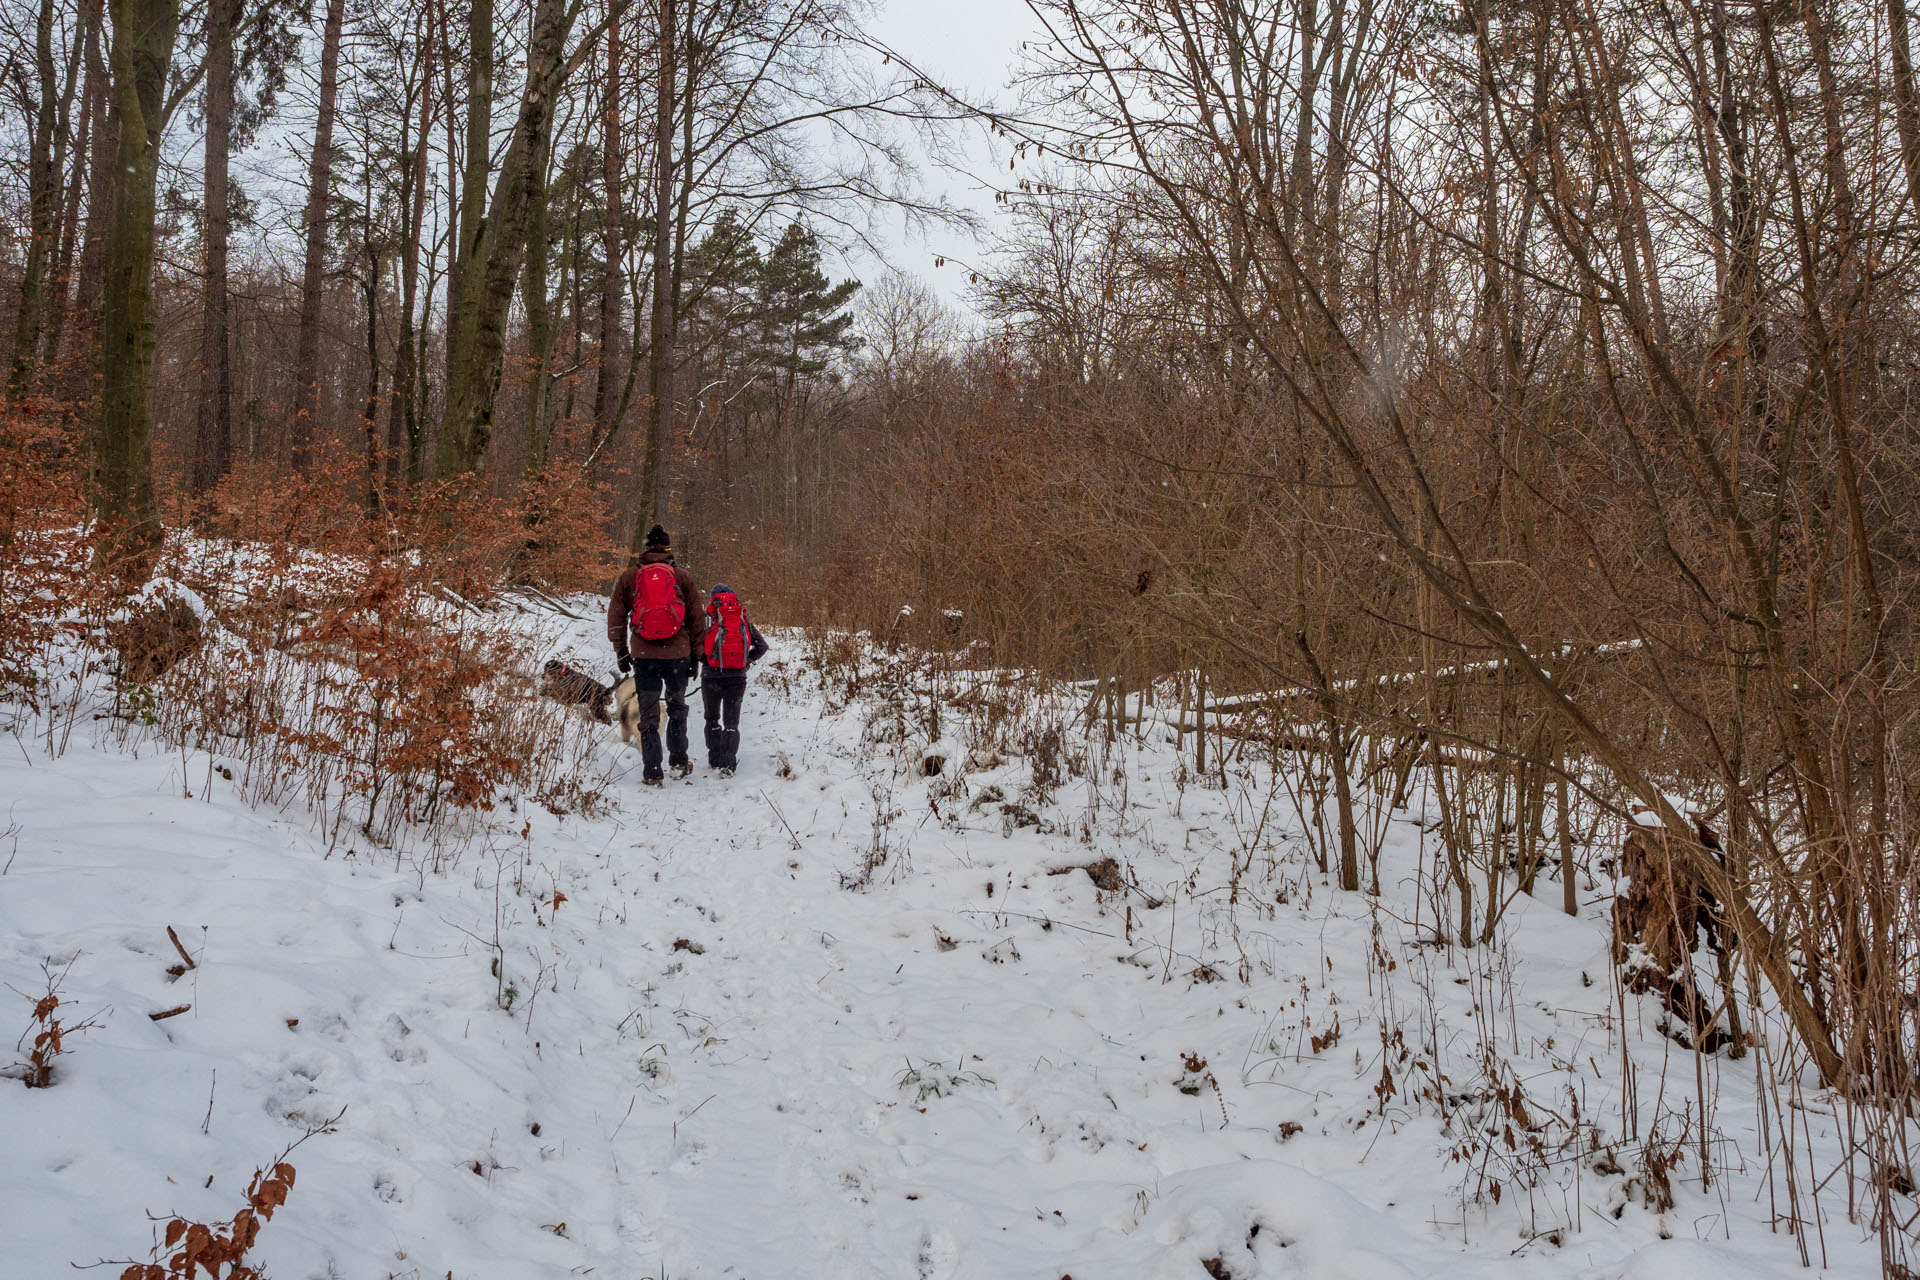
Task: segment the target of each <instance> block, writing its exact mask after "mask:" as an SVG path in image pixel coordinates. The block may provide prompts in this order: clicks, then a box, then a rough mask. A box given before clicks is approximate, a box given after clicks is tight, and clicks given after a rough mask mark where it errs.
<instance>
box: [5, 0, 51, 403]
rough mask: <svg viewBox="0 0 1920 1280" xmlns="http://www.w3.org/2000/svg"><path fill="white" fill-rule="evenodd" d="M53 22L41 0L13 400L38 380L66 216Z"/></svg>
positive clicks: (10, 381) (10, 384) (10, 385)
mask: <svg viewBox="0 0 1920 1280" xmlns="http://www.w3.org/2000/svg"><path fill="white" fill-rule="evenodd" d="M53 18H54V6H53V0H40V13H39V17H38V20H37V22H36V23H35V24H34V25H35V31H34V42H33V66H34V73H35V76H36V77H37V78H38V80H39V82H40V83H39V90H40V102H39V109H38V110H37V111H36V112H35V114H34V118H33V127H32V130H31V132H30V133H29V135H28V140H27V261H26V265H25V268H24V269H23V270H22V271H21V274H20V307H19V310H18V312H17V313H16V315H15V317H14V330H13V368H12V370H11V372H9V373H8V375H7V396H8V398H9V399H18V398H19V397H21V396H23V395H25V394H26V391H27V385H28V384H29V383H30V382H32V380H33V370H34V357H35V356H36V355H37V354H38V352H39V349H40V303H41V297H42V295H43V294H44V292H45V288H46V280H47V258H48V256H49V251H50V250H51V249H52V247H53V235H54V230H55V219H56V218H57V217H58V215H59V212H60V164H59V160H58V159H57V158H56V157H55V154H54V127H55V124H56V117H57V116H58V115H59V84H58V82H57V81H56V80H55V78H54V73H53Z"/></svg>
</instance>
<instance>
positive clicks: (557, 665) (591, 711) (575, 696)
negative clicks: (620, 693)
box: [540, 658, 633, 737]
mask: <svg viewBox="0 0 1920 1280" xmlns="http://www.w3.org/2000/svg"><path fill="white" fill-rule="evenodd" d="M622 683H623V684H625V685H626V687H627V689H628V690H629V693H628V697H629V698H631V697H632V693H631V690H632V688H633V681H632V680H630V679H629V680H625V681H623V682H622ZM540 692H541V693H542V694H544V695H545V696H546V697H549V698H552V699H553V700H554V701H555V702H557V703H559V704H560V705H561V706H563V707H566V708H568V709H569V710H572V711H578V712H579V713H580V714H581V715H583V716H585V717H586V718H587V719H589V720H592V721H594V722H595V723H596V724H612V723H613V716H612V715H611V714H610V708H611V707H612V706H613V699H614V691H613V690H612V689H610V688H608V687H607V686H606V685H604V684H601V683H600V682H599V681H598V680H595V679H594V678H593V677H592V676H590V675H588V674H587V673H586V672H584V671H576V670H574V669H573V668H572V667H570V666H568V665H567V664H566V663H564V662H562V661H560V659H558V658H549V659H548V660H547V665H546V666H545V667H544V668H543V669H542V671H541V675H540ZM620 732H621V735H622V736H623V737H624V736H625V735H626V732H627V726H626V715H625V708H624V706H623V707H622V714H621V723H620Z"/></svg>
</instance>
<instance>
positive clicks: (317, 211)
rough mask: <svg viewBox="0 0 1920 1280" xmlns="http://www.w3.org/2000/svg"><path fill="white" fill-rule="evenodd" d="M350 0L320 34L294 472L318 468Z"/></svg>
mask: <svg viewBox="0 0 1920 1280" xmlns="http://www.w3.org/2000/svg"><path fill="white" fill-rule="evenodd" d="M345 15H346V0H327V24H326V28H325V31H324V33H323V34H322V35H321V37H320V109H319V115H318V118H317V119H316V120H315V122H314V129H313V159H312V162H311V163H310V164H309V165H308V167H307V213H306V228H307V253H306V263H305V267H304V269H303V270H302V272H301V276H300V336H299V340H298V344H297V345H296V347H295V349H294V357H293V441H292V459H293V470H294V474H296V475H301V476H304V475H306V474H308V472H310V471H311V470H312V469H313V431H314V414H315V413H316V411H317V410H318V409H319V406H320V304H321V294H322V286H323V285H324V284H325V275H324V272H325V268H326V258H327V191H328V187H329V185H330V184H331V182H332V178H333V110H334V101H335V99H336V98H337V97H338V96H339V91H340V27H341V23H342V21H343V19H344V18H345Z"/></svg>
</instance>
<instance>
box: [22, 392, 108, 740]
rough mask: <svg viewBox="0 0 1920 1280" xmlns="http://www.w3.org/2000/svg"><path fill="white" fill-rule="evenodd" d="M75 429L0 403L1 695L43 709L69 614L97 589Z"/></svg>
mask: <svg viewBox="0 0 1920 1280" xmlns="http://www.w3.org/2000/svg"><path fill="white" fill-rule="evenodd" d="M76 448H77V439H76V433H75V432H74V431H73V430H72V429H71V428H70V427H68V426H67V425H66V424H65V423H63V422H62V421H61V420H60V419H59V418H58V417H56V416H55V415H54V414H53V413H51V412H44V413H27V412H23V411H17V410H7V409H3V408H0V700H7V701H19V702H23V703H25V704H26V705H28V706H29V707H33V708H35V709H39V708H40V707H41V706H42V704H43V702H44V697H43V695H44V690H45V684H46V673H47V669H48V666H49V663H48V661H47V655H48V653H49V650H50V649H51V648H52V647H53V645H54V644H55V643H56V642H57V641H58V640H59V639H60V637H61V635H62V634H63V627H62V623H63V619H65V618H66V617H67V616H68V615H69V614H70V612H71V611H72V610H73V608H74V607H75V606H76V605H77V604H79V603H80V602H82V601H83V600H85V599H87V598H88V597H90V596H91V595H93V594H94V584H93V583H92V581H91V574H90V571H89V568H88V565H89V563H90V561H91V558H92V548H91V546H90V545H89V544H88V543H87V541H86V540H85V539H84V538H83V537H82V536H80V534H79V532H78V529H77V525H78V523H79V522H80V521H81V519H82V518H83V511H84V503H83V501H82V493H81V489H80V469H79V466H78V464H77V461H76V454H75V450H76Z"/></svg>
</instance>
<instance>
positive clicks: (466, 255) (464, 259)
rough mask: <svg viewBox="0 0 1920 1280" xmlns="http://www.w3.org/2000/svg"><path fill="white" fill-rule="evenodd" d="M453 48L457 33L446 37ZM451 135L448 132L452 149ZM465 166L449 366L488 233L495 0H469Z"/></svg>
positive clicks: (450, 282)
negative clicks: (470, 273) (464, 295)
mask: <svg viewBox="0 0 1920 1280" xmlns="http://www.w3.org/2000/svg"><path fill="white" fill-rule="evenodd" d="M447 50H448V52H449V53H451V52H452V50H453V44H452V39H451V37H449V39H448V43H447ZM447 106H448V111H447V128H448V131H449V133H451V132H452V128H453V120H454V114H453V111H452V106H453V104H452V103H451V102H449V103H448V104H447ZM452 141H453V140H452V138H451V137H449V138H448V147H449V151H448V154H449V155H451V154H452V151H451V147H452ZM464 151H465V157H464V159H465V165H466V167H465V168H464V169H463V170H462V171H461V175H460V203H459V205H458V207H457V209H456V211H455V216H454V224H453V231H452V236H451V239H450V241H449V243H451V244H452V246H453V257H452V261H451V262H449V263H448V266H447V368H448V370H449V371H451V370H452V368H453V367H454V330H453V317H454V316H455V315H457V314H459V312H460V310H461V305H462V304H461V290H462V289H464V288H465V287H466V278H467V264H468V262H469V261H470V260H471V259H472V257H473V255H474V254H475V253H476V252H478V251H479V246H480V238H481V236H482V235H484V234H485V231H486V228H485V225H484V220H485V218H486V214H487V175H488V174H489V173H491V172H492V164H493V0H469V3H468V6H467V134H466V145H465V147H464Z"/></svg>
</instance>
